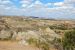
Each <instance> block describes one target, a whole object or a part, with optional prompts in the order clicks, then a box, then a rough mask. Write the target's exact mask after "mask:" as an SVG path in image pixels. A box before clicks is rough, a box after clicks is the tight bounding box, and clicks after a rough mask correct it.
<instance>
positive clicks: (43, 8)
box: [0, 0, 75, 19]
mask: <svg viewBox="0 0 75 50" xmlns="http://www.w3.org/2000/svg"><path fill="white" fill-rule="evenodd" d="M0 15H16V16H37V17H44V18H69V19H74V18H75V0H0Z"/></svg>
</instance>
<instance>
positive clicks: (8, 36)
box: [0, 17, 75, 50]
mask: <svg viewBox="0 0 75 50" xmlns="http://www.w3.org/2000/svg"><path fill="white" fill-rule="evenodd" d="M73 29H75V21H63V20H44V19H35V18H25V17H0V40H6V41H7V40H10V41H18V43H20V44H22V45H25V46H30V45H31V46H36V47H37V48H41V50H50V49H51V50H52V48H54V50H55V49H57V48H55V43H53V42H54V40H55V39H56V38H62V37H63V34H64V32H65V31H69V30H73ZM60 48H61V47H60ZM32 50H33V49H32ZM36 50H37V49H36Z"/></svg>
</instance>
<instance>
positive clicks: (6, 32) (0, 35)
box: [0, 30, 13, 39]
mask: <svg viewBox="0 0 75 50" xmlns="http://www.w3.org/2000/svg"><path fill="white" fill-rule="evenodd" d="M12 35H13V34H12V32H11V31H9V30H1V32H0V39H10V38H12Z"/></svg>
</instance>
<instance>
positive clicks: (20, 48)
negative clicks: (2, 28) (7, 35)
mask: <svg viewBox="0 0 75 50" xmlns="http://www.w3.org/2000/svg"><path fill="white" fill-rule="evenodd" d="M0 50H41V49H39V48H36V47H33V46H25V45H21V44H19V43H17V42H12V41H0Z"/></svg>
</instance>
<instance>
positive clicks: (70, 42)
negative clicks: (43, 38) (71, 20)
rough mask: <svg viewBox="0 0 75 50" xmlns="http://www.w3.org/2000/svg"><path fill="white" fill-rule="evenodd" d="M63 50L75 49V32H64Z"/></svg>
mask: <svg viewBox="0 0 75 50" xmlns="http://www.w3.org/2000/svg"><path fill="white" fill-rule="evenodd" d="M62 45H63V50H74V47H75V30H72V31H69V32H65V34H64V37H63V39H62Z"/></svg>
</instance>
